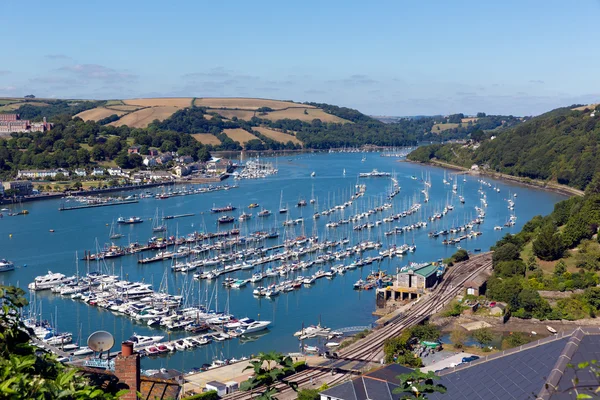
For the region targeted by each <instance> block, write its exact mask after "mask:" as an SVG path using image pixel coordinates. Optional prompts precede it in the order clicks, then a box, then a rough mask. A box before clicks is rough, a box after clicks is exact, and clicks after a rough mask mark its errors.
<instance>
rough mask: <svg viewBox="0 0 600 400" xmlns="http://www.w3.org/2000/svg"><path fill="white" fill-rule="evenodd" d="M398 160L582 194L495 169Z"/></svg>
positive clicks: (573, 189)
mask: <svg viewBox="0 0 600 400" xmlns="http://www.w3.org/2000/svg"><path fill="white" fill-rule="evenodd" d="M400 161H401V162H404V161H406V162H410V163H414V164H425V165H433V166H437V167H442V168H447V169H452V170H455V171H462V172H463V173H465V174H468V175H472V176H488V177H490V178H494V179H502V180H505V181H510V182H512V183H517V184H520V185H524V186H528V187H532V188H537V189H544V190H549V191H551V192H555V193H560V194H563V195H566V196H583V195H584V191H583V190H579V189H575V188H572V187H570V186H566V185H561V184H559V183H554V182H546V181H541V180H537V179H531V178H523V177H519V176H514V175H508V174H503V173H500V172H495V171H488V170H471V169H469V168H465V167H461V166H460V165H455V164H450V163H447V162H443V161H439V160H430V161H429V162H427V163H421V162H418V161H411V160H408V159H406V160H400Z"/></svg>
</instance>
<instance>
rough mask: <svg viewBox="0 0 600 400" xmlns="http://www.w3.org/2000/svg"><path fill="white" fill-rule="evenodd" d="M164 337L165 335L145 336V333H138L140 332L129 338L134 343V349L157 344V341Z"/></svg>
mask: <svg viewBox="0 0 600 400" xmlns="http://www.w3.org/2000/svg"><path fill="white" fill-rule="evenodd" d="M164 338H165V337H164V336H143V335H138V334H136V333H134V334H133V335H132V336H131V337H130V338H129V339H127V340H128V341H130V342H132V343H133V348H134V349H135V348H138V349H139V348H140V347H144V346H150V345H153V344H156V343H158V342H160V341H161V340H163V339H164Z"/></svg>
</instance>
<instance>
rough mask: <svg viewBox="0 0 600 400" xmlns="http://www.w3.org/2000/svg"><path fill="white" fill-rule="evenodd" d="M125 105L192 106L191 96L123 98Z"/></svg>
mask: <svg viewBox="0 0 600 400" xmlns="http://www.w3.org/2000/svg"><path fill="white" fill-rule="evenodd" d="M123 102H124V103H125V104H127V105H133V106H143V107H179V108H186V107H191V106H192V98H191V97H171V98H156V99H129V100H123Z"/></svg>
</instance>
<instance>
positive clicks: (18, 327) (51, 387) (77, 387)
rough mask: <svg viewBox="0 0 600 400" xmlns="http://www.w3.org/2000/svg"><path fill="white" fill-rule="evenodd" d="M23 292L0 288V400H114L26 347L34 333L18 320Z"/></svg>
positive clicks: (50, 356)
mask: <svg viewBox="0 0 600 400" xmlns="http://www.w3.org/2000/svg"><path fill="white" fill-rule="evenodd" d="M24 294H25V292H24V291H23V290H22V289H20V288H16V287H14V286H0V304H2V312H0V332H2V334H1V335H0V382H2V383H1V384H0V398H10V399H16V400H20V399H58V398H63V399H74V400H80V399H81V400H83V399H91V398H94V399H99V400H109V399H116V398H117V397H118V396H120V395H122V394H124V393H126V391H122V392H119V393H117V394H116V395H113V394H111V393H107V392H105V391H104V390H102V389H100V388H97V387H95V386H92V385H91V384H90V381H88V380H87V379H86V378H84V377H83V376H81V375H78V374H77V369H74V368H69V367H66V366H64V365H63V364H61V363H59V362H58V361H56V357H55V356H54V355H53V354H51V353H47V352H45V351H42V350H39V349H36V348H35V347H33V346H32V345H30V344H29V340H30V335H32V334H33V332H31V331H30V330H29V329H28V328H27V327H26V326H25V325H24V324H23V322H22V321H21V318H20V314H19V308H21V307H25V306H26V305H27V303H28V302H27V300H26V299H25V298H24V297H23V295H24Z"/></svg>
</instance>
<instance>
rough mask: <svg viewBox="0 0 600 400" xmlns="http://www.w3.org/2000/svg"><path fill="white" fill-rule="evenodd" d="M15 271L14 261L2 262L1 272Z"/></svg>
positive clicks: (0, 261)
mask: <svg viewBox="0 0 600 400" xmlns="http://www.w3.org/2000/svg"><path fill="white" fill-rule="evenodd" d="M14 269H15V264H14V263H13V262H12V261H8V260H4V259H3V260H0V272H6V271H12V270H14Z"/></svg>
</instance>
